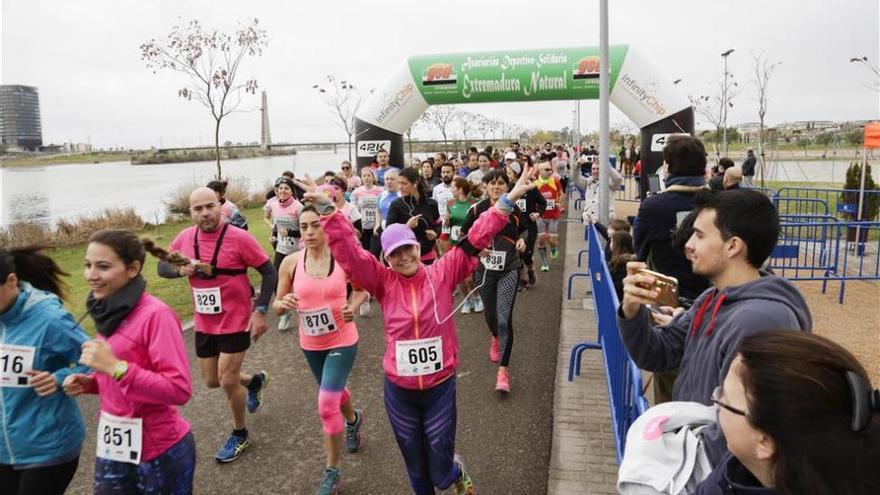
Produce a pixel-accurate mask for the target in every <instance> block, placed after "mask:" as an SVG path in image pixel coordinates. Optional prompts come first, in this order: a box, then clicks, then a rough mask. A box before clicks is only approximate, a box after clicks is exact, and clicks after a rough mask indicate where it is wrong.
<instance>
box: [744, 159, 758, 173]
mask: <svg viewBox="0 0 880 495" xmlns="http://www.w3.org/2000/svg"><path fill="white" fill-rule="evenodd" d="M756 163H758V158H757V157H756V156H755V155H749V156H748V158H746V161H744V162H743V166H742V170H743V175H744V176H746V177H754V176H755V164H756Z"/></svg>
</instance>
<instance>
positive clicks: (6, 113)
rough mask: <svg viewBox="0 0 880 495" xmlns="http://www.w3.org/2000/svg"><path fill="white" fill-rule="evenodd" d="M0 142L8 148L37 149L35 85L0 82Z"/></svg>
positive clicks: (39, 143) (39, 134) (40, 139)
mask: <svg viewBox="0 0 880 495" xmlns="http://www.w3.org/2000/svg"><path fill="white" fill-rule="evenodd" d="M0 145H2V146H4V147H5V148H6V149H7V150H10V151H37V150H39V149H40V146H42V145H43V130H42V126H41V124H40V96H39V93H38V92H37V88H35V87H32V86H21V85H18V84H4V85H0Z"/></svg>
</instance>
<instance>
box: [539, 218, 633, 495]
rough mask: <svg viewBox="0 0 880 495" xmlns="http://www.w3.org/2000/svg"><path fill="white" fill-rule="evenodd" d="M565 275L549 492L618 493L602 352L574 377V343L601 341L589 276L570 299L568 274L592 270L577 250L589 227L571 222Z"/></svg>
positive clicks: (590, 353) (590, 355)
mask: <svg viewBox="0 0 880 495" xmlns="http://www.w3.org/2000/svg"><path fill="white" fill-rule="evenodd" d="M565 230H566V231H567V236H566V241H565V244H566V246H565V252H566V256H565V273H564V277H563V279H562V280H561V284H562V285H561V291H560V292H561V294H562V304H561V306H562V321H561V325H560V327H561V328H560V330H559V332H560V333H559V349H558V353H557V364H556V394H555V397H554V404H553V444H552V449H551V458H550V465H549V475H548V480H547V483H548V484H547V493H548V495H586V494H614V493H617V490H616V488H615V485H616V483H617V468H618V466H617V463H616V462H615V453H614V452H615V450H614V447H615V446H614V433H613V430H612V426H611V412H610V410H609V409H608V389H607V385H606V381H605V364H604V360H603V359H602V353H601V351H598V350H587V351H585V352H584V354H583V359H582V361H581V376H576V377H575V379H574V381H571V382H569V381H568V362H569V354H570V352H571V347H572V346H573V345H574V344H577V343H579V342H583V341H590V342H595V341H596V317H595V313H594V311H593V299H592V296H591V295H586V293H587V292H586V291H587V290H588V289H589V287H590V285H589V282H588V280H587V279H586V278H582V277H579V278H576V279H575V282H574V290H573V291H572V300H571V301H566V300H565V299H564V298H565V291H566V289H567V283H568V276H569V275H571V274H572V273H575V272H580V271H584V272H585V271H586V264H587V257H586V256H583V265H584V266H583V268H578V267H577V252H578V250H580V249H583V248H584V246H585V244H586V243H585V242H584V227H583V225H581V224H579V223H568V224H566V229H565Z"/></svg>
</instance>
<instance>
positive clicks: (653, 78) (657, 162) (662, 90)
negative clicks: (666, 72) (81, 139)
mask: <svg viewBox="0 0 880 495" xmlns="http://www.w3.org/2000/svg"><path fill="white" fill-rule="evenodd" d="M609 56H610V59H611V60H610V64H609V67H610V70H611V77H610V85H611V102H612V103H614V104H615V106H617V108H619V109H620V110H621V111H622V112H623V113H624V114H626V116H627V117H629V118H630V119H631V120H632V121H633V122H635V124H636V125H637V126H638V127H639V128H640V129H641V136H642V144H641V157H642V173H643V174H650V173H653V172H654V171H656V170H657V168H659V167H660V166H661V165H662V163H663V156H662V153H661V151H662V149H663V145H664V144H665V141H666V138H668V137H669V135H671V134H693V130H694V112H693V108H692V107H691V105H690V102H689V101H688V99H687V97H685V95H683V94H681V93H680V92H679V91H677V88H675V86H674V85H673V84H672V83H671V82H670V80H669V79H667V78H661V77H659V75H658V73H657V72H655V71H654V70H653V68H652V67H651V65H650V64H649V63H648V61H647V60H646V59H645V58H643V57H639V56H638V54H637V53H636V52H634V51H633V50H632V49H631V48H630V47H629V46H628V45H612V46H611V47H609ZM598 98H599V48H598V47H583V48H550V49H544V50H518V51H501V52H484V53H458V54H445V55H419V56H414V57H410V58H409V59H407V60H406V61H405V62H404V63H403V64H401V65H400V66H398V67H397V69H395V70H394V71H393V72H392V73H391V76H390V77H389V79H388V81H387V82H386V83H385V85H384V86H382V87H381V88H379V89H378V90H376V91H374V92H373V94H372V95H371V96H370V97H369V98H368V99H367V100H366V101H365V102H364V104H363V105H362V107H361V109H360V110H359V111H358V113H357V115H356V120H355V134H356V138H355V139H356V148H357V166H358V168H360V167H363V166H366V165H368V164H369V163H370V162H371V161H372V159H373V157H374V156H375V154H376V153H377V152H378V151H380V150H385V151H388V152H389V153H390V156H391V163H392V164H394V165H397V166H401V165H402V164H403V151H404V150H403V134H404V133H405V132H406V130H407V129H408V128H409V127H410V126H411V125H412V123H413V122H415V121H416V120H417V119H418V118H419V117H421V115H422V113H424V111H425V110H426V109H427V108H428V106H430V105H443V104H461V103H492V102H511V101H545V100H589V99H598ZM644 183H647V182H644Z"/></svg>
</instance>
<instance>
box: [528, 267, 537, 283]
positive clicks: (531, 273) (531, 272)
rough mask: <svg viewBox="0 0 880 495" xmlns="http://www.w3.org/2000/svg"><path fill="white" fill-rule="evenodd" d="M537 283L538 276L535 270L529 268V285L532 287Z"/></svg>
mask: <svg viewBox="0 0 880 495" xmlns="http://www.w3.org/2000/svg"><path fill="white" fill-rule="evenodd" d="M537 283H538V277H537V276H536V275H535V270H532V269H531V268H529V287H534V286H535V284H537Z"/></svg>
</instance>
